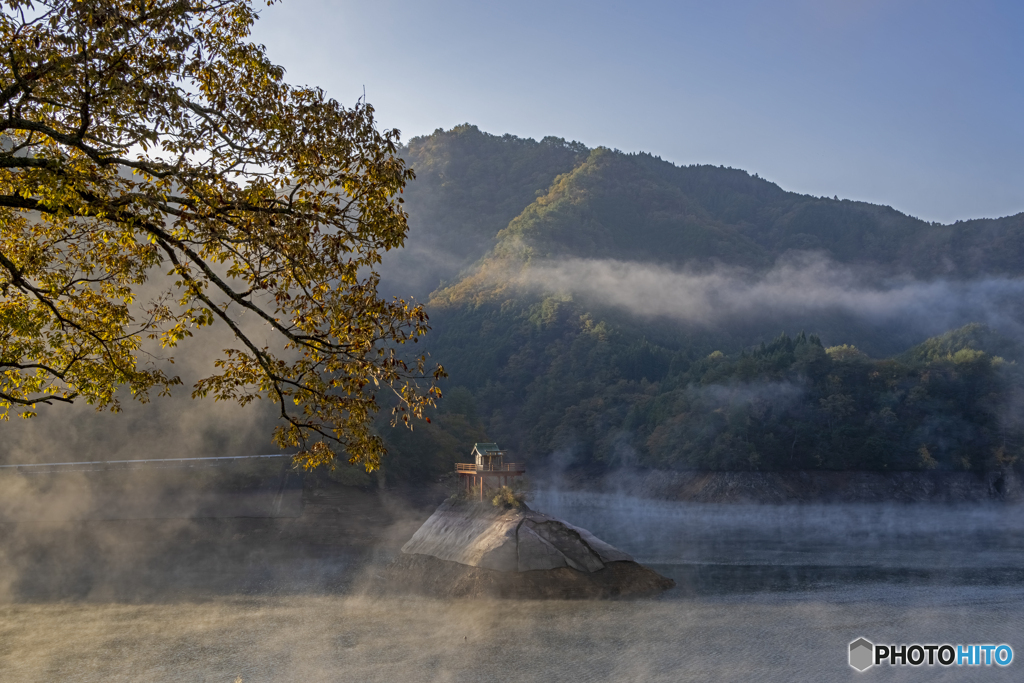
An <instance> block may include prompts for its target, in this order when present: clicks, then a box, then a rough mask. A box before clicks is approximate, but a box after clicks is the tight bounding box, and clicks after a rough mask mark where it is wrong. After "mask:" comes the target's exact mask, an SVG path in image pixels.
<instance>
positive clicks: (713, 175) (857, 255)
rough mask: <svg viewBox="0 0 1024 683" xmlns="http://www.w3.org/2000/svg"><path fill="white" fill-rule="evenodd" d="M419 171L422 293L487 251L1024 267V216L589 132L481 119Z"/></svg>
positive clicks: (431, 150) (412, 150)
mask: <svg viewBox="0 0 1024 683" xmlns="http://www.w3.org/2000/svg"><path fill="white" fill-rule="evenodd" d="M402 156H403V157H404V158H405V159H406V161H407V162H408V163H409V165H410V166H411V167H412V168H413V169H414V170H415V171H416V172H417V179H416V180H415V181H413V182H411V183H410V184H409V186H408V188H407V190H406V193H405V200H406V207H407V210H408V211H409V213H410V226H411V231H410V237H409V242H408V245H407V249H406V250H405V251H404V252H402V254H401V255H395V257H391V258H389V261H401V264H402V265H401V268H399V270H402V271H403V279H405V280H406V281H408V279H409V278H410V275H411V274H410V273H409V270H410V268H411V269H413V270H416V271H428V274H426V275H424V276H423V278H422V282H417V285H418V292H417V293H418V294H419V295H420V296H421V297H422V296H423V295H424V294H425V293H426V291H425V290H429V291H432V290H433V288H435V287H436V286H437V285H438V284H439V281H440V280H445V281H447V282H449V283H454V282H455V281H456V280H457V279H458V275H459V273H460V272H462V271H464V270H465V269H466V268H468V267H471V266H473V265H474V263H476V262H477V261H478V260H479V259H481V258H482V257H485V255H486V257H487V258H488V259H502V260H508V259H510V258H525V259H527V260H530V259H536V258H545V257H558V256H565V255H571V256H574V257H579V258H617V259H624V260H639V261H654V262H659V263H666V264H684V263H692V262H702V261H708V260H715V261H718V262H721V263H726V264H733V265H742V266H747V267H752V268H766V267H769V266H771V265H772V263H774V262H775V260H776V259H777V258H778V257H779V256H780V255H782V254H783V253H785V252H786V251H789V250H801V251H820V252H822V253H824V254H826V255H827V256H828V257H829V258H831V259H834V260H835V261H837V262H840V263H851V264H872V265H875V266H884V267H886V268H889V269H893V270H900V271H903V272H907V273H911V274H913V275H914V276H916V277H920V278H928V277H938V276H942V277H954V278H965V277H976V276H978V275H980V274H989V275H992V274H1008V275H1018V274H1020V273H1021V272H1024V213H1021V214H1017V215H1014V216H1008V217H1004V218H997V219H977V220H971V221H958V222H957V223H954V224H951V225H941V224H937V223H927V222H925V221H922V220H920V219H917V218H914V217H912V216H907V215H905V214H902V213H900V212H899V211H896V210H895V209H893V208H891V207H888V206H879V205H875V204H869V203H866V202H856V201H850V200H838V199H828V198H824V197H812V196H809V195H800V194H796V193H792V192H787V191H786V190H783V189H782V188H780V187H779V186H778V185H776V184H774V183H772V182H769V181H768V180H765V179H762V178H759V177H756V176H752V175H750V174H748V173H747V172H745V171H742V170H738V169H732V168H724V167H716V166H707V165H703V166H682V167H681V166H676V165H674V164H672V163H670V162H667V161H664V160H662V159H660V158H658V157H654V156H652V155H650V154H646V153H639V154H625V153H622V152H618V151H613V150H609V149H607V148H596V149H588V148H587V147H586V146H584V145H582V144H581V143H578V142H566V141H565V140H563V139H561V138H553V137H548V138H544V139H543V140H541V141H539V142H538V141H535V140H530V139H523V138H518V137H515V136H511V135H505V136H495V135H489V134H487V133H483V132H481V131H480V130H479V129H478V128H477V127H476V126H471V125H469V124H466V125H463V126H457V127H455V128H453V129H452V130H450V131H443V130H438V131H435V132H434V133H433V134H432V135H430V136H425V137H419V138H413V139H412V140H410V141H409V143H408V145H407V146H406V147H405V148H404V149H403V150H402Z"/></svg>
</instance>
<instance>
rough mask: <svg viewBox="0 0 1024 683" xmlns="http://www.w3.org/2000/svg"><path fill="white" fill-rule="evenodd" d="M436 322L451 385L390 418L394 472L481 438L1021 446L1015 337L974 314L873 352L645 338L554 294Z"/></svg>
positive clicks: (707, 444) (694, 447)
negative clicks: (905, 346)
mask: <svg viewBox="0 0 1024 683" xmlns="http://www.w3.org/2000/svg"><path fill="white" fill-rule="evenodd" d="M474 313H475V314H476V315H480V314H481V311H480V310H477V311H475V312H474ZM445 322H446V325H445V328H446V330H448V331H449V334H451V335H452V336H448V337H446V339H445V340H444V342H445V343H444V344H441V345H439V346H440V347H441V348H439V349H438V352H439V354H440V356H441V357H442V358H443V359H444V360H446V361H450V362H449V365H450V366H453V367H457V368H458V371H457V376H456V379H457V381H460V382H463V384H461V385H460V386H457V387H454V388H452V389H451V390H450V391H449V395H448V397H447V398H446V399H445V401H444V403H443V405H442V408H441V410H440V411H438V413H437V414H435V415H434V419H433V422H432V424H430V425H424V426H422V427H417V430H416V431H415V432H413V433H409V432H405V431H401V430H387V433H388V434H390V435H391V438H390V446H391V447H392V451H393V457H392V458H391V460H390V461H389V467H390V468H392V470H393V471H394V472H395V474H397V475H398V476H401V477H412V478H421V477H429V478H434V477H438V476H441V475H442V474H444V473H445V472H447V471H449V470H450V469H451V466H452V463H453V462H455V461H458V460H460V456H462V455H464V454H463V453H462V451H464V450H466V447H465V445H466V444H471V443H472V442H473V441H476V440H481V439H484V438H487V439H488V440H498V441H499V443H501V444H502V445H503V446H504V447H507V448H509V449H511V450H512V451H513V452H515V453H516V454H517V459H520V458H522V459H525V460H527V461H528V462H529V463H531V464H533V465H538V466H546V465H550V464H552V458H554V460H555V462H556V463H557V464H558V465H559V466H597V467H600V468H614V467H619V466H623V465H626V466H636V467H648V468H656V469H702V470H704V469H707V470H737V469H738V470H786V469H808V468H809V469H859V470H864V469H867V470H900V471H904V470H931V469H940V470H973V471H983V470H987V469H992V468H998V467H1006V466H1010V465H1013V464H1014V463H1016V462H1018V461H1019V459H1020V456H1021V455H1022V453H1024V449H1022V447H1024V421H1022V420H1020V419H1019V418H1018V417H1017V413H1018V412H1019V411H1017V410H1016V409H1015V408H1016V407H1019V406H1024V395H1022V394H1021V386H1022V383H1021V380H1022V377H1021V372H1020V368H1019V366H1018V364H1017V362H1016V360H1015V359H1016V358H1017V357H1018V348H1017V346H1016V345H1015V344H1014V343H1013V342H1011V341H1009V340H1007V339H1005V338H1002V337H1000V336H999V335H998V334H996V333H994V332H992V331H991V330H989V329H987V328H985V327H983V326H981V325H969V326H967V327H964V328H961V329H958V330H955V331H953V332H950V333H947V334H946V335H943V336H941V337H936V338H933V339H929V340H928V341H926V342H925V343H923V344H921V345H919V346H917V347H914V348H913V349H910V350H909V351H907V352H906V353H904V354H901V355H899V356H895V357H892V358H886V359H871V358H869V357H868V356H866V355H865V354H863V353H862V352H860V351H858V350H857V349H856V348H855V347H852V346H848V345H840V346H833V347H829V348H826V347H825V346H823V345H822V343H821V341H820V340H819V339H818V337H816V336H815V335H807V334H805V333H799V334H796V335H795V336H792V335H788V334H782V335H780V336H778V337H776V338H775V339H773V340H770V341H767V342H765V343H762V344H760V345H757V346H753V347H750V348H745V349H743V350H741V351H740V352H738V353H733V354H724V353H722V352H721V351H710V352H708V349H709V348H711V346H710V345H711V343H712V341H713V339H714V336H712V335H710V334H706V333H705V334H703V335H694V336H690V337H682V336H680V337H677V338H675V339H669V338H665V339H661V340H659V341H660V342H661V343H658V342H655V341H652V340H651V339H648V338H647V337H645V336H635V335H634V336H630V334H629V333H628V332H626V331H624V330H623V329H622V328H619V327H616V326H615V325H612V324H609V323H608V322H606V321H602V322H595V321H594V319H593V318H591V317H590V316H589V315H588V314H586V313H584V314H582V315H580V312H579V309H578V307H576V306H575V305H573V304H571V303H566V302H557V301H554V300H551V299H547V300H545V301H543V302H540V303H538V304H536V305H535V306H533V307H531V308H530V309H528V310H527V311H523V312H522V314H521V315H519V316H515V315H512V314H510V312H509V310H508V309H507V308H506V309H505V310H504V311H502V310H501V309H494V310H493V311H491V315H490V316H489V317H488V318H487V320H486V322H485V324H484V327H485V328H489V329H490V332H489V333H488V334H486V335H482V334H473V333H472V332H470V331H468V330H469V329H472V328H470V327H469V326H468V325H467V326H463V327H460V326H459V325H458V324H457V323H456V321H452V320H446V321H445ZM476 329H477V330H479V328H476ZM458 330H463V331H465V333H464V334H462V335H461V336H456V332H455V331H458ZM1000 353H1002V354H1006V355H1005V356H1004V355H999V354H1000ZM453 364H454V365H453Z"/></svg>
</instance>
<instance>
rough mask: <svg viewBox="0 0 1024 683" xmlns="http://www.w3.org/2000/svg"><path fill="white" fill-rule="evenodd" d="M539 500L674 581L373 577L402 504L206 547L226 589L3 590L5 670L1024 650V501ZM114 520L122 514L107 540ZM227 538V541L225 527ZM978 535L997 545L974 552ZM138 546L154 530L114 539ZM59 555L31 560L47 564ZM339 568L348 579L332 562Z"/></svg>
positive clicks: (697, 660) (583, 666)
mask: <svg viewBox="0 0 1024 683" xmlns="http://www.w3.org/2000/svg"><path fill="white" fill-rule="evenodd" d="M339 495H341V494H339ZM345 495H346V496H348V497H351V496H355V495H357V492H355V491H354V490H353V491H351V492H349V493H348V494H345ZM359 495H364V494H359ZM365 495H369V494H365ZM343 499H344V496H343V497H342V498H339V499H338V500H337V503H338V504H342V503H343ZM335 504H336V503H335V502H334V501H326V502H325V503H324V504H323V505H321V506H320V507H321V508H322V509H323V510H328V509H330V507H331V506H333V505H335ZM534 506H535V507H537V508H538V509H542V510H544V511H546V512H550V513H555V514H559V515H562V516H564V517H565V518H566V519H567V520H568V521H570V522H573V523H577V524H580V525H583V526H586V527H589V528H590V529H591V530H592V531H594V532H596V533H597V534H598V535H599V536H601V537H603V538H606V539H607V540H610V541H613V542H617V543H619V544H620V545H621V547H622V548H623V549H624V550H627V551H629V552H631V553H634V554H635V555H636V556H637V557H638V558H642V559H646V560H647V561H653V562H656V563H657V564H655V565H654V566H655V568H656V569H658V570H659V571H661V572H662V573H666V574H669V575H671V576H673V577H674V578H675V579H676V581H677V584H678V588H676V589H673V590H672V591H669V592H668V593H666V594H663V595H662V596H660V597H658V598H654V599H643V600H623V601H557V600H552V601H528V600H527V601H513V600H504V601H503V600H437V599H431V598H425V597H410V596H405V595H402V594H400V593H398V592H395V593H389V592H385V593H384V594H383V595H382V594H379V593H377V592H372V591H371V592H364V590H363V588H365V587H366V586H367V585H368V582H372V581H373V579H374V567H375V566H377V565H378V563H379V562H380V561H384V560H386V557H387V553H388V552H393V551H394V548H393V546H394V545H395V544H397V543H400V542H402V541H403V540H404V538H407V536H408V534H409V533H410V526H411V527H412V528H414V525H411V524H409V521H410V519H404V520H398V518H397V517H396V518H395V519H392V520H391V521H392V522H394V521H401V523H402V524H404V527H403V531H402V534H399V536H402V538H397V537H396V538H393V539H388V538H387V536H388V534H387V533H386V528H385V529H378V530H376V531H375V533H377V534H378V537H379V539H380V540H379V542H380V543H381V546H382V548H381V551H382V552H383V553H384V554H383V555H382V556H380V557H377V556H375V555H374V553H370V555H366V554H365V553H364V554H360V553H357V552H354V551H349V552H347V554H346V553H342V554H341V555H322V554H321V555H317V554H313V555H309V556H307V557H305V558H303V562H301V563H298V562H295V561H294V560H293V559H290V558H283V557H282V558H278V560H276V561H274V562H270V563H268V562H267V558H266V557H261V556H260V555H259V554H254V555H250V556H249V558H248V559H246V560H245V561H244V562H242V563H237V562H236V563H231V562H228V561H227V560H226V559H225V560H224V562H223V566H218V565H217V564H208V563H207V564H204V565H200V566H197V567H196V570H197V572H198V573H199V574H201V573H203V572H207V573H209V572H217V571H218V570H219V571H220V574H221V576H219V577H215V576H213V575H212V574H211V575H210V576H208V577H207V578H206V579H205V580H207V581H211V582H212V584H211V585H212V586H213V587H214V590H212V591H209V590H207V591H206V592H200V593H194V592H190V591H188V590H181V589H182V588H183V587H187V586H192V587H196V586H197V585H199V583H202V582H203V581H204V579H203V577H202V576H197V577H195V579H193V580H191V581H192V582H191V583H190V582H189V581H187V580H185V579H183V578H182V577H180V576H173V577H171V576H168V577H165V578H168V579H171V581H170V582H168V583H167V584H166V587H165V588H164V589H163V590H162V592H161V591H159V588H160V584H159V582H160V580H161V574H160V572H161V568H160V566H157V565H154V566H150V567H148V570H149V573H148V575H147V578H148V580H149V581H150V582H151V583H153V584H154V588H157V589H158V593H157V594H156V595H153V596H150V597H135V598H129V599H126V598H124V597H118V596H117V594H116V592H115V593H110V592H105V593H104V592H100V593H92V594H89V595H84V596H79V597H75V598H72V599H68V598H64V599H60V600H47V599H43V598H40V597H36V598H32V599H17V598H11V596H6V597H4V598H3V599H0V644H2V645H0V672H2V673H3V680H4V681H5V683H7V682H8V681H14V682H21V681H50V680H78V681H104V683H105V682H107V681H137V680H146V681H155V682H162V681H168V682H170V681H175V682H177V681H181V680H196V681H226V682H227V683H231V682H232V681H235V680H237V678H239V677H240V678H241V680H242V681H243V683H255V682H263V681H274V682H275V683H276V682H282V681H283V682H286V683H287V682H291V681H295V682H299V681H301V682H303V683H306V682H309V681H347V680H353V681H395V680H407V681H480V680H495V681H502V680H509V681H512V680H515V681H550V680H571V681H575V680H586V681H645V682H646V681H707V680H730V681H732V680H736V681H742V680H758V681H787V682H789V681H822V680H847V679H849V680H857V678H856V677H857V676H858V675H859V674H857V673H856V672H855V671H854V670H853V669H851V668H849V666H848V665H847V663H846V656H847V646H848V643H849V642H851V641H852V640H854V639H856V638H858V637H862V636H863V637H866V638H868V639H869V640H872V641H873V642H883V643H889V642H891V643H903V642H926V643H927V642H937V643H943V642H951V643H1008V644H1010V645H1011V646H1012V647H1013V648H1014V651H1015V653H1016V654H1017V657H1019V656H1020V653H1021V652H1024V641H1021V640H1020V635H1019V634H1020V633H1022V632H1024V589H1022V588H1021V585H1022V584H1021V580H1020V574H1021V570H1020V569H1019V568H1020V566H1021V565H1022V562H1021V560H1022V558H1024V547H1022V545H1021V536H1022V535H1021V531H1022V527H1024V522H1022V521H1021V520H1022V519H1024V517H1022V516H1021V515H1020V509H1019V507H1017V506H995V505H993V506H972V507H968V506H964V507H958V508H952V507H945V506H917V507H900V506H886V505H860V506H857V505H842V506H792V505H778V506H754V505H709V504H704V505H693V504H685V503H675V502H669V501H652V500H644V499H638V498H634V497H630V496H624V495H615V494H596V493H581V492H572V491H570V492H565V491H561V492H560V491H551V490H548V491H540V492H539V493H538V495H537V497H536V499H535V502H534ZM410 514H411V513H410V512H408V511H407V513H406V514H405V516H406V517H409V515H410ZM419 514H420V515H421V516H422V515H423V514H426V511H421V512H420V513H419ZM122 526H123V529H122V530H121V533H123V531H124V530H127V528H128V526H127V525H122ZM383 526H385V527H388V526H389V525H387V524H385V525H383ZM119 529H121V527H118V526H117V525H112V526H110V527H109V529H108V533H109V534H110V535H111V538H109V539H108V541H107V543H108V544H113V545H112V547H116V541H115V539H114V537H113V535H114V534H116V533H119V531H118V530H119ZM268 529H269V528H268ZM194 531H195V533H196V534H197V535H198V536H202V534H203V530H202V529H200V528H198V527H196V528H195V530H194ZM986 534H987V535H986ZM325 538H327V537H325ZM993 539H995V540H993ZM268 540H270V539H268ZM908 541H913V542H908ZM223 542H224V543H227V544H228V546H230V536H229V535H228V536H225V537H224V538H223ZM139 544H141V545H139ZM979 544H981V545H985V546H988V547H989V549H990V551H991V552H989V553H987V554H982V555H978V554H976V553H972V552H971V547H975V548H976V547H977V546H978V545H979ZM129 546H131V547H142V546H145V541H143V540H142V539H138V538H136V539H133V540H132V541H131V542H130V543H127V544H122V546H121V547H122V549H124V550H126V551H129V552H130V547H129ZM385 547H386V548H391V550H389V551H388V550H386V548H385ZM866 547H870V551H869V552H865V548H866ZM58 559H59V553H58V554H57V556H54V557H53V558H50V559H48V558H47V557H46V556H40V557H36V558H34V559H33V562H34V563H35V565H36V567H38V568H44V567H48V566H49V565H50V564H53V563H54V562H55V561H56V560H58ZM168 559H170V558H168ZM121 562H122V563H124V564H125V565H126V566H127V564H130V562H131V560H130V558H127V557H124V558H121ZM30 564H31V563H30ZM866 564H867V565H869V566H865V565H866ZM243 565H244V566H243ZM240 569H244V573H243V575H239V576H237V577H235V578H233V579H232V578H231V577H232V572H236V571H238V570H240ZM225 570H227V571H225ZM332 572H333V574H339V573H340V574H342V575H344V576H345V580H344V581H343V582H342V583H341V584H333V585H332V584H330V583H324V582H323V581H321V580H320V579H321V577H322V576H323V575H327V574H332ZM225 576H226V577H227V578H228V581H226V582H225V581H224V580H223V578H224V577H225ZM95 578H96V579H98V580H102V578H103V577H102V576H100V575H97V576H96V577H95ZM253 578H259V579H260V581H258V582H254V581H252V579H253ZM197 580H198V582H199V583H197V582H196V581H197ZM1017 668H1019V662H1014V663H1013V665H1011V666H1009V667H1006V668H1000V667H995V666H993V667H985V668H978V669H975V670H972V671H971V672H969V673H976V674H977V675H978V676H979V677H980V676H982V675H983V677H984V680H986V681H988V680H992V681H1009V680H1018V679H1019V671H1017ZM880 673H882V672H880ZM965 673H968V672H965V671H963V670H960V669H959V668H957V667H949V668H944V667H938V666H935V667H927V668H925V667H896V668H893V669H888V668H887V669H886V670H885V671H884V675H885V678H886V679H887V680H894V681H907V680H925V679H927V680H930V681H931V680H937V681H946V680H950V681H952V680H961V679H962V677H963V675H964V674H965ZM979 679H980V678H979Z"/></svg>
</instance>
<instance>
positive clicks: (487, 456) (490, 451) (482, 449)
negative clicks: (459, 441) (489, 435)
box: [470, 443, 505, 470]
mask: <svg viewBox="0 0 1024 683" xmlns="http://www.w3.org/2000/svg"><path fill="white" fill-rule="evenodd" d="M470 455H472V456H473V457H474V459H475V461H476V466H477V469H483V470H500V469H502V465H504V464H505V451H503V450H501V449H500V448H498V444H496V443H477V444H473V450H472V451H471V452H470Z"/></svg>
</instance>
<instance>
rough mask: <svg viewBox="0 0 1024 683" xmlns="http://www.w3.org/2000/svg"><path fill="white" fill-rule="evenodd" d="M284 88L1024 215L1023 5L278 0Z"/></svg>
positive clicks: (786, 183)
mask: <svg viewBox="0 0 1024 683" xmlns="http://www.w3.org/2000/svg"><path fill="white" fill-rule="evenodd" d="M255 39H256V40H257V41H259V42H262V43H264V44H265V45H267V48H268V51H269V53H270V56H271V58H272V59H273V60H274V61H275V62H277V63H279V64H282V65H283V66H285V68H286V69H287V70H288V79H289V81H291V82H293V83H303V84H306V83H309V84H316V85H320V86H322V87H323V88H324V89H325V90H326V91H327V92H328V93H329V94H330V95H331V96H332V97H335V98H336V99H339V100H340V101H342V102H343V103H346V104H351V103H352V102H353V101H354V100H355V99H356V98H357V97H359V96H360V95H361V94H362V92H363V87H364V86H365V88H366V94H367V99H368V100H369V102H370V103H371V104H373V105H374V106H375V107H376V108H377V113H378V117H379V121H380V123H381V124H382V125H383V126H386V127H397V128H400V129H401V130H402V132H403V138H405V139H408V138H409V137H411V136H414V135H423V134H427V133H430V132H431V131H433V130H434V129H436V128H451V127H452V126H454V125H457V124H460V123H465V122H469V123H474V124H476V125H478V126H479V127H480V128H481V129H482V130H484V131H487V132H490V133H497V134H501V133H513V134H515V135H519V136H524V137H533V138H541V137H544V136H546V135H555V136H559V137H564V138H566V139H569V140H579V141H581V142H583V143H585V144H587V145H588V146H591V147H593V146H598V145H604V146H607V147H613V148H618V149H621V150H623V151H646V152H651V153H652V154H655V155H658V156H661V157H663V158H666V159H668V160H670V161H673V162H675V163H678V164H690V163H710V164H715V165H718V164H722V165H725V166H733V167H737V168H742V169H745V170H748V171H750V172H751V173H758V174H759V175H761V176H763V177H765V178H768V179H769V180H772V181H774V182H776V183H778V184H779V185H781V186H782V187H783V188H785V189H787V190H793V191H796V192H803V193H808V194H814V195H827V196H832V195H839V196H840V197H844V198H851V199H860V200H866V201H870V202H876V203H880V204H888V205H891V206H893V207H895V208H897V209H899V210H900V211H904V212H906V213H909V214H912V215H915V216H919V217H921V218H924V219H926V220H937V221H942V222H950V221H954V220H957V219H963V218H972V217H982V216H1004V215H1009V214H1014V213H1017V212H1020V211H1024V2H1020V0H1005V1H987V2H986V1H984V0H972V1H971V2H967V1H959V2H945V1H942V0H773V1H772V2H767V1H761V2H754V1H749V0H748V1H741V0H737V1H728V0H719V1H717V2H707V1H702V2H687V1H683V0H676V1H675V2H640V1H634V2H629V3H626V2H621V3H612V2H606V1H602V0H590V1H589V2H560V1H558V0H544V2H535V1H533V0H519V1H518V2H500V3H499V2H491V3H483V2H463V1H459V0H444V1H433V2H432V1H429V0H426V1H425V0H376V1H375V2H351V1H348V0H345V1H333V2H330V1H326V0H285V1H284V2H283V3H282V4H280V5H276V6H273V7H271V8H268V9H265V10H263V18H262V19H261V21H259V22H258V23H257V26H256V30H255Z"/></svg>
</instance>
